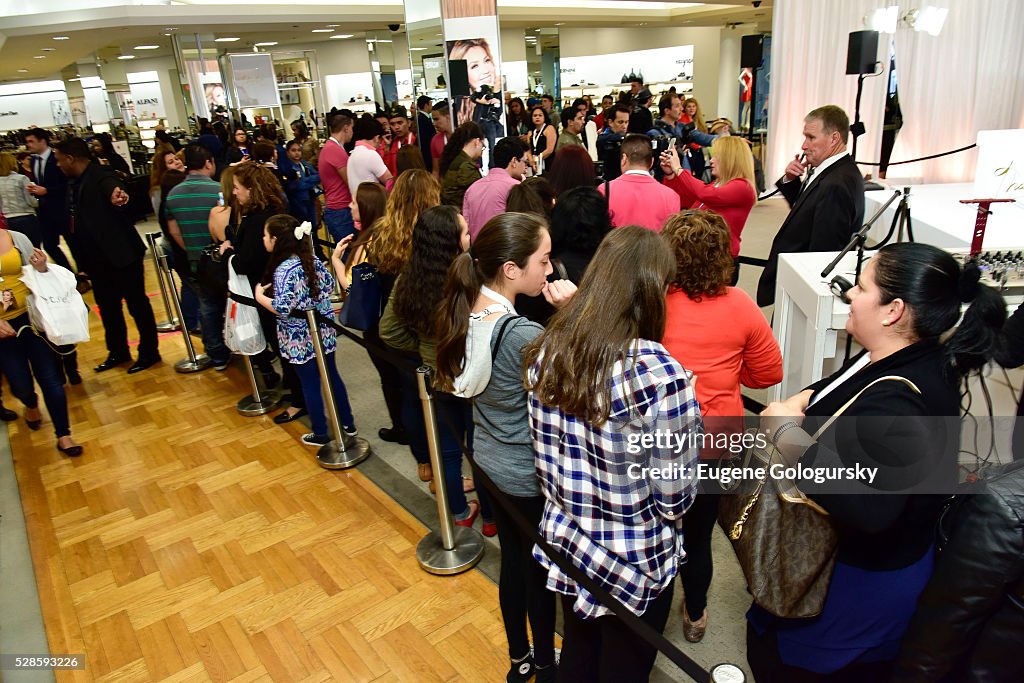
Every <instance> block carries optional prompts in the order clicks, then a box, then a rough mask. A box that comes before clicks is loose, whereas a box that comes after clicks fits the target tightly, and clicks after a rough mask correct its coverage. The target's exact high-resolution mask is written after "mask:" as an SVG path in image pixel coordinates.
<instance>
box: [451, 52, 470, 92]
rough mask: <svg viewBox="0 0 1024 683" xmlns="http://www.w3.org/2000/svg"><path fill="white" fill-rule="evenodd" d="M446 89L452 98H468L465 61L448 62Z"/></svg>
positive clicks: (467, 75)
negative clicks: (448, 78)
mask: <svg viewBox="0 0 1024 683" xmlns="http://www.w3.org/2000/svg"><path fill="white" fill-rule="evenodd" d="M448 76H449V77H450V79H451V81H450V82H449V83H448V89H449V91H450V92H451V94H452V97H453V98H455V97H469V95H470V92H469V68H468V65H467V63H466V60H465V59H449V60H448Z"/></svg>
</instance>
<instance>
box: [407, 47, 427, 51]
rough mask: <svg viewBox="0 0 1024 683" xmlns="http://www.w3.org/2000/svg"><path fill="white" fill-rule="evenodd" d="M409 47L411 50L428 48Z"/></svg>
mask: <svg viewBox="0 0 1024 683" xmlns="http://www.w3.org/2000/svg"><path fill="white" fill-rule="evenodd" d="M409 49H410V50H426V49H427V48H425V47H410V48H409Z"/></svg>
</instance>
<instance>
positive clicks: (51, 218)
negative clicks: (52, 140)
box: [33, 149, 68, 234]
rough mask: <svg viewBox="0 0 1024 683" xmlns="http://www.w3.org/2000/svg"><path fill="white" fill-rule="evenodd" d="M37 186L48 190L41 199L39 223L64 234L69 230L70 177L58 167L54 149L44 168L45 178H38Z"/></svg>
mask: <svg viewBox="0 0 1024 683" xmlns="http://www.w3.org/2000/svg"><path fill="white" fill-rule="evenodd" d="M33 163H34V162H33ZM36 184H37V185H42V186H43V187H45V188H46V194H44V195H43V196H42V197H40V198H39V208H38V209H37V210H36V214H37V215H38V216H39V221H40V222H41V223H43V224H44V225H53V226H55V227H56V228H57V229H58V230H59V231H60V233H61V234H64V233H65V232H66V231H67V229H68V177H67V176H66V175H64V171H62V170H60V168H58V167H57V155H56V154H54V152H53V150H52V149H51V150H50V158H49V159H47V160H46V164H45V165H44V166H43V177H42V178H36Z"/></svg>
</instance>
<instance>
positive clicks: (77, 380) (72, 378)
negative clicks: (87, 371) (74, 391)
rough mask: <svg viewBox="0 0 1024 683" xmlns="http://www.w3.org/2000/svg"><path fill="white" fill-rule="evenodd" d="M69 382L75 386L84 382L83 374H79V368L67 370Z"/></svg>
mask: <svg viewBox="0 0 1024 683" xmlns="http://www.w3.org/2000/svg"><path fill="white" fill-rule="evenodd" d="M67 377H68V382H69V383H70V384H72V385H74V386H78V385H79V384H81V383H82V375H80V374H79V372H78V370H68V371H67Z"/></svg>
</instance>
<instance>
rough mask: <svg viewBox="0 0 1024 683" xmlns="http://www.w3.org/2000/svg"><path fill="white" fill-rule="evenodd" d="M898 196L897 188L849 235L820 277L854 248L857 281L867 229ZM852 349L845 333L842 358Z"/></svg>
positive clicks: (832, 268)
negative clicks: (844, 244)
mask: <svg viewBox="0 0 1024 683" xmlns="http://www.w3.org/2000/svg"><path fill="white" fill-rule="evenodd" d="M899 196H900V191H899V190H894V191H893V194H892V196H891V197H889V201H887V202H886V203H885V204H883V205H882V206H881V207H880V208H879V209H878V211H876V212H875V215H874V216H872V217H871V218H870V219H869V220H868V222H867V223H865V224H864V225H863V226H862V227H861V229H860V230H858V231H857V232H855V233H854V234H853V237H851V238H850V241H849V243H848V244H847V245H846V246H845V247H843V250H842V251H841V252H839V255H838V256H836V257H835V258H834V259H832V262H831V263H829V264H828V265H827V266H825V270H823V271H821V277H822V278H827V277H828V276H829V275H831V274H832V271H833V270H835V269H836V266H838V265H839V262H840V261H842V260H843V257H844V256H846V255H847V254H849V253H850V252H851V251H853V250H854V249H856V250H857V263H856V265H855V266H854V278H853V283H854V284H856V283H857V281H858V280H860V268H861V262H862V261H863V260H864V245H865V242H866V241H867V238H868V231H869V230H871V226H872V225H873V224H874V222H875V221H877V220H878V219H879V217H880V216H881V215H882V214H883V213H884V212H885V210H886V209H888V208H889V207H890V206H891V205H892V203H893V202H894V201H896V198H897V197H899ZM852 349H853V337H851V336H850V335H849V334H847V335H846V356H845V357H844V360H850V352H851V351H852Z"/></svg>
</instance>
